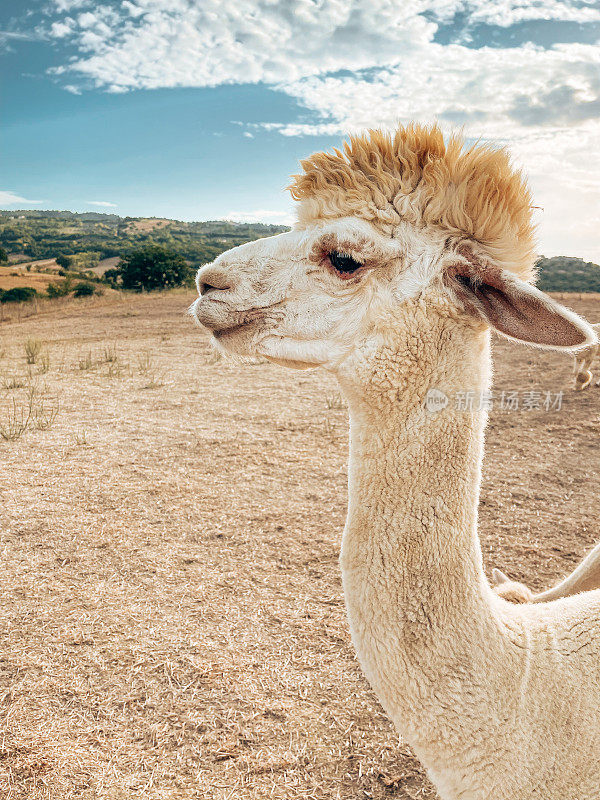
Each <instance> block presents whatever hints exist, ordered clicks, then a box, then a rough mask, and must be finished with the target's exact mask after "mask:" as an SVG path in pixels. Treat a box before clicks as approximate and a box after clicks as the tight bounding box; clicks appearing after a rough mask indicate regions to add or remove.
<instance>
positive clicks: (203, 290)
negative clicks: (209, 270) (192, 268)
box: [200, 283, 231, 297]
mask: <svg viewBox="0 0 600 800" xmlns="http://www.w3.org/2000/svg"><path fill="white" fill-rule="evenodd" d="M230 288H231V287H230V286H213V285H212V284H210V283H201V284H200V294H201V295H202V297H204V295H205V294H208V293H209V292H221V291H224V290H225V289H230Z"/></svg>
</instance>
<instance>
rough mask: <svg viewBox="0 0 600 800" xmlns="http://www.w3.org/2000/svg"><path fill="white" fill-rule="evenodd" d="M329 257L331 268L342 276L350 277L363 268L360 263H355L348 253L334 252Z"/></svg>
mask: <svg viewBox="0 0 600 800" xmlns="http://www.w3.org/2000/svg"><path fill="white" fill-rule="evenodd" d="M328 256H329V260H330V261H331V266H332V267H333V268H334V269H335V270H336V272H339V273H341V274H342V275H350V274H352V273H353V272H356V270H357V269H360V267H362V264H361V263H359V262H358V261H355V259H353V258H352V256H349V255H348V254H347V253H340V252H339V250H334V251H333V252H331V253H328Z"/></svg>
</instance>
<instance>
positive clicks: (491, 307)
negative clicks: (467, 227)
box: [448, 257, 597, 350]
mask: <svg viewBox="0 0 600 800" xmlns="http://www.w3.org/2000/svg"><path fill="white" fill-rule="evenodd" d="M448 275H449V278H450V281H451V284H452V287H453V289H454V291H455V294H456V295H457V296H458V297H459V298H460V299H461V300H462V301H463V304H464V305H465V307H466V308H467V309H468V310H469V311H471V312H472V313H476V314H478V315H479V316H481V317H484V318H485V319H486V320H487V322H488V323H489V324H490V325H491V326H492V328H494V330H495V331H497V332H498V333H500V334H502V336H507V337H508V338H509V339H514V340H516V341H518V342H524V343H526V344H532V345H535V346H537V347H547V348H552V349H555V350H574V349H577V348H580V347H584V346H587V345H590V344H594V343H595V342H596V341H597V339H596V334H595V332H594V330H593V329H592V328H591V326H590V325H589V324H588V323H587V322H586V321H585V320H583V319H582V318H581V317H579V316H577V314H575V312H574V311H571V310H570V309H568V308H565V306H561V305H560V303H557V302H556V301H555V300H553V299H552V298H551V297H549V296H548V295H547V294H544V292H541V291H540V290H539V289H536V288H535V286H532V285H531V284H530V283H526V282H525V281H522V280H520V279H519V278H517V277H516V276H515V275H513V274H512V273H511V272H509V271H508V270H503V269H500V268H498V267H494V266H485V267H484V266H482V265H481V264H479V263H478V262H476V261H475V260H474V259H473V258H472V257H469V258H468V260H467V263H459V264H453V265H452V267H451V268H450V269H449V271H448Z"/></svg>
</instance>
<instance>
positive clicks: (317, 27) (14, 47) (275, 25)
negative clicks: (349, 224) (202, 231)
mask: <svg viewBox="0 0 600 800" xmlns="http://www.w3.org/2000/svg"><path fill="white" fill-rule="evenodd" d="M0 2H1V4H0V59H1V66H2V76H3V80H2V90H1V91H2V95H1V118H0V137H1V138H0V144H1V152H2V177H1V179H0V207H3V208H59V209H72V210H77V211H83V210H94V209H96V210H106V211H114V212H115V213H118V214H122V215H127V214H129V215H136V216H137V215H140V216H141V215H147V216H166V217H174V218H178V219H186V220H190V219H215V218H235V219H248V220H262V221H267V222H289V221H291V220H292V203H291V201H290V200H289V198H288V197H287V194H286V193H285V192H284V187H285V185H286V184H287V182H288V180H289V175H290V174H291V173H293V172H295V171H297V169H298V161H299V159H300V158H302V157H303V156H305V155H308V154H309V153H311V152H313V151H314V150H319V149H324V148H328V147H331V146H333V145H336V144H338V143H339V141H340V139H341V137H342V136H343V135H344V134H345V133H347V132H350V131H357V130H361V129H363V128H365V127H368V126H383V127H389V128H393V127H394V125H395V124H396V123H397V122H398V121H402V122H406V121H409V120H410V119H418V120H421V121H432V120H434V119H438V120H439V121H440V122H441V124H442V125H443V126H444V128H445V129H447V130H448V131H449V130H451V128H452V127H453V126H463V127H464V130H465V132H466V134H467V136H469V137H471V138H483V139H485V140H490V141H493V142H497V143H499V144H504V145H508V146H509V147H510V149H511V151H512V152H513V154H514V158H515V160H516V162H517V164H518V165H519V166H522V167H523V169H524V170H525V172H526V173H527V174H528V175H529V178H530V182H531V185H532V188H533V191H534V198H535V203H536V205H537V206H540V207H541V208H540V211H538V212H537V213H538V222H539V230H540V240H541V246H540V250H541V251H542V252H545V253H547V254H558V253H564V254H568V255H580V256H583V257H585V258H590V259H593V260H595V261H600V199H599V197H600V194H599V190H598V186H599V185H600V98H599V95H600V48H599V47H598V43H599V41H600V5H599V4H598V2H590V1H589V0H518V1H517V0H502V1H501V2H497V3H493V2H489V0H472V1H471V2H469V0H411V2H404V3H402V2H400V1H399V0H393V2H391V1H390V0H289V1H286V0H278V2H272V0H114V1H113V2H89V0H43V1H42V0H37V2H35V1H34V2H30V3H28V5H27V9H26V10H19V9H18V7H17V8H16V4H15V3H13V2H8V0H0Z"/></svg>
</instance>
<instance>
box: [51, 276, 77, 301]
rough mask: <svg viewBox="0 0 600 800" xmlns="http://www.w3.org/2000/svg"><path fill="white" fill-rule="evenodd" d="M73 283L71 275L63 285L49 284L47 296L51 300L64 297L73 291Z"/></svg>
mask: <svg viewBox="0 0 600 800" xmlns="http://www.w3.org/2000/svg"><path fill="white" fill-rule="evenodd" d="M72 283H73V280H72V278H71V276H70V275H68V276H67V277H66V278H65V279H64V281H63V282H62V283H49V284H48V286H47V287H46V294H47V295H48V297H49V298H50V299H54V298H56V297H64V296H65V295H67V294H69V292H70V291H71V285H72Z"/></svg>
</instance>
